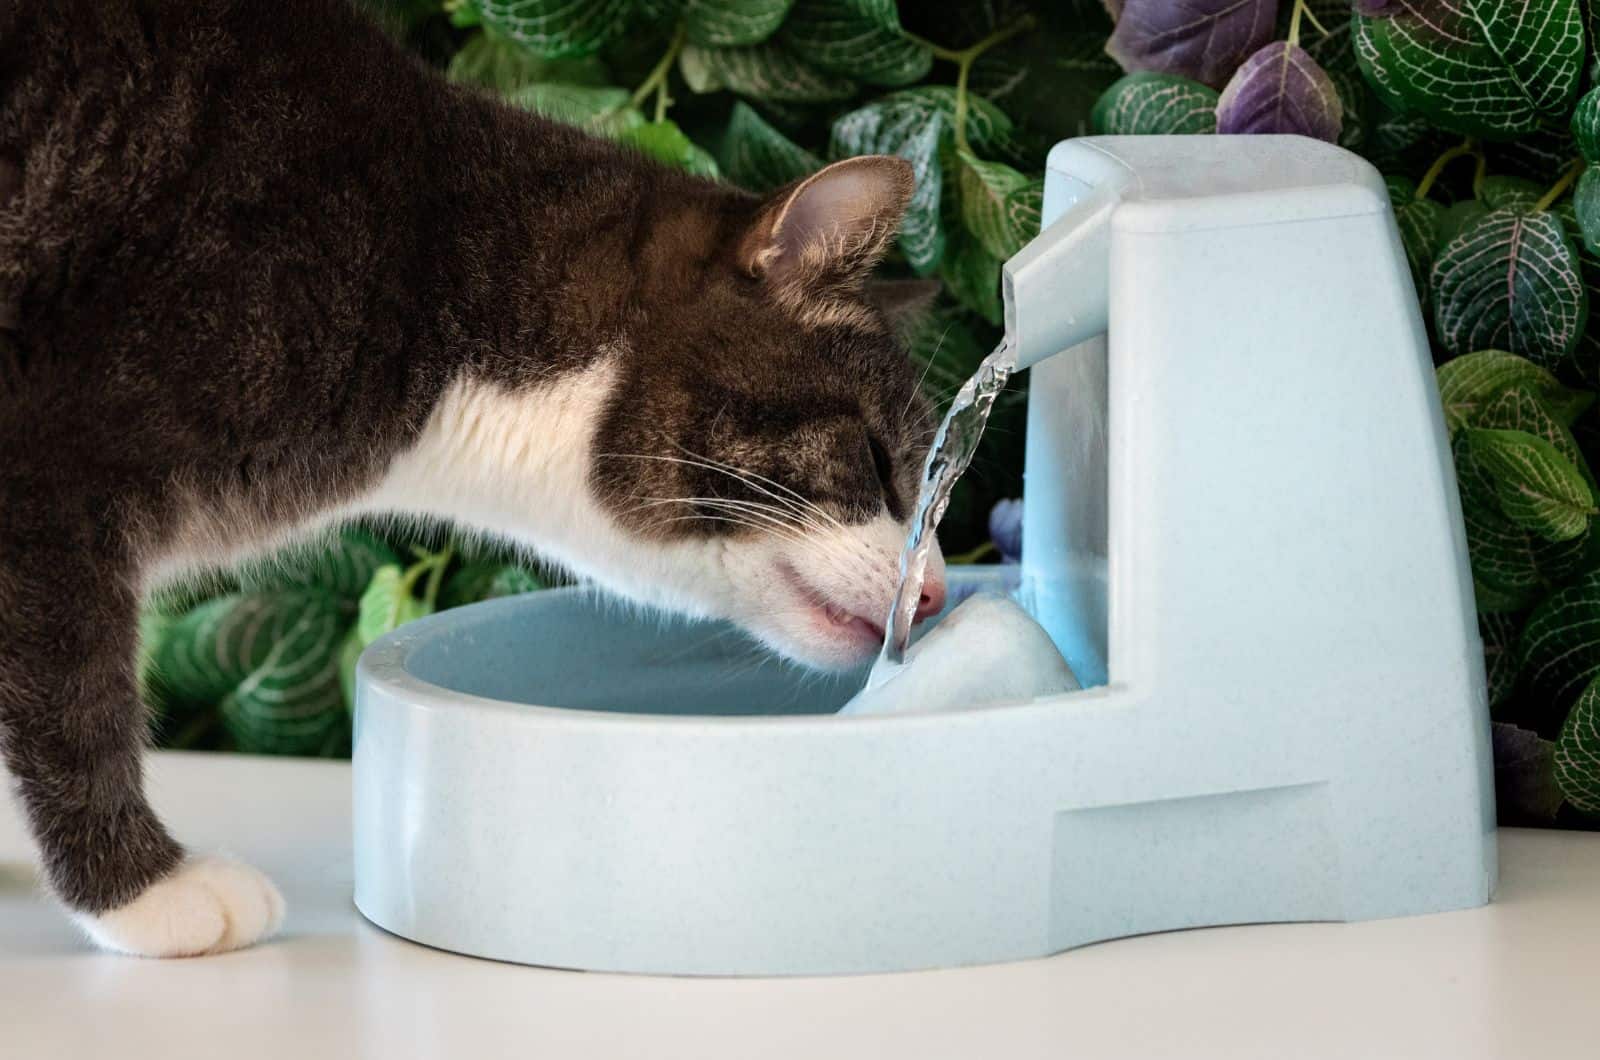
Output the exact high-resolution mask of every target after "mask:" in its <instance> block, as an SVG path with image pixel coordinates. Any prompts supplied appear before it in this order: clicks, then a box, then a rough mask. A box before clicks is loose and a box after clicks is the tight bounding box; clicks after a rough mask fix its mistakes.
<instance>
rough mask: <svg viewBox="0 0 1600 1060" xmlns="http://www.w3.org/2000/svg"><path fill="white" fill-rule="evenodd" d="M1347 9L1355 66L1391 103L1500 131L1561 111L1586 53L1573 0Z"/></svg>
mask: <svg viewBox="0 0 1600 1060" xmlns="http://www.w3.org/2000/svg"><path fill="white" fill-rule="evenodd" d="M1354 17H1355V23H1354V29H1355V47H1356V56H1357V58H1358V59H1359V61H1360V63H1361V70H1362V73H1364V74H1365V75H1366V77H1367V80H1368V81H1369V82H1370V83H1371V84H1372V87H1373V89H1374V90H1376V92H1377V93H1378V96H1379V98H1380V99H1382V100H1383V102H1384V103H1385V104H1386V105H1387V106H1389V107H1391V108H1393V109H1395V110H1412V111H1416V112H1417V113H1419V114H1422V115H1424V116H1425V117H1427V118H1428V119H1429V120H1431V121H1432V122H1434V123H1435V124H1437V125H1439V126H1441V127H1442V128H1445V129H1449V130H1452V131H1454V132H1458V133H1462V134H1464V135H1469V136H1484V137H1489V138H1502V139H1503V138H1506V137H1511V136H1516V135H1518V134H1520V133H1527V132H1532V131H1533V130H1535V129H1537V128H1538V127H1539V126H1540V125H1541V124H1543V123H1545V122H1550V121H1564V120H1566V117H1567V113H1568V110H1569V108H1570V107H1571V106H1572V102H1573V97H1574V94H1575V93H1576V92H1577V89H1578V79H1579V76H1580V74H1581V73H1582V71H1583V62H1584V47H1583V25H1582V16H1581V12H1580V9H1579V3H1578V0H1434V2H1432V3H1428V4H1426V5H1407V6H1404V7H1402V8H1400V9H1398V10H1394V11H1391V12H1387V13H1385V14H1381V15H1374V16H1367V15H1361V14H1359V13H1358V14H1356V15H1355V16H1354Z"/></svg>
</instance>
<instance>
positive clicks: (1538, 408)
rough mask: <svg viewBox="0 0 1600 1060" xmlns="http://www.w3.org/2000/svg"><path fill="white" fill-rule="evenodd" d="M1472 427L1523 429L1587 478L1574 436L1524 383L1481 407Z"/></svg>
mask: <svg viewBox="0 0 1600 1060" xmlns="http://www.w3.org/2000/svg"><path fill="white" fill-rule="evenodd" d="M1473 426H1474V427H1480V428H1488V429H1490V430H1496V431H1526V432H1527V433H1529V434H1531V435H1533V436H1534V437H1535V438H1541V439H1543V440H1544V441H1546V442H1549V443H1550V444H1551V445H1553V446H1554V447H1555V449H1556V451H1557V452H1558V453H1560V454H1561V456H1562V458H1563V459H1565V460H1567V461H1570V462H1571V463H1572V465H1573V466H1574V467H1576V468H1577V469H1578V470H1579V471H1580V472H1582V473H1583V476H1584V478H1585V479H1587V478H1589V469H1588V466H1587V465H1586V464H1585V463H1584V460H1583V454H1582V453H1580V452H1579V451H1578V443H1577V440H1576V439H1574V438H1573V437H1572V432H1571V431H1569V430H1567V428H1566V427H1564V426H1563V425H1562V424H1561V423H1560V421H1558V420H1557V419H1556V418H1555V417H1554V416H1553V415H1551V414H1550V412H1549V410H1548V409H1546V408H1545V406H1544V402H1543V400H1541V399H1540V397H1539V395H1538V394H1537V393H1535V392H1534V391H1533V390H1531V389H1529V388H1528V387H1524V386H1514V387H1511V388H1509V389H1507V390H1506V391H1505V392H1504V393H1502V394H1500V396H1498V397H1496V398H1495V399H1494V400H1493V401H1490V402H1489V403H1488V404H1487V405H1485V406H1484V407H1483V410H1482V412H1480V413H1479V414H1478V417H1477V422H1476V423H1474V424H1473Z"/></svg>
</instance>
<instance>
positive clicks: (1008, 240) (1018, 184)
mask: <svg viewBox="0 0 1600 1060" xmlns="http://www.w3.org/2000/svg"><path fill="white" fill-rule="evenodd" d="M958 157H959V158H960V160H961V168H960V174H961V175H960V178H959V183H960V188H961V220H962V223H963V224H965V225H966V226H967V231H969V232H971V233H972V234H973V235H975V236H977V237H978V242H980V243H982V244H983V246H984V249H985V250H987V251H988V252H989V253H991V254H993V255H994V256H995V257H997V258H1000V259H1001V260H1004V259H1006V258H1009V257H1010V256H1011V255H1013V254H1015V253H1016V252H1017V251H1019V250H1021V249H1022V247H1023V244H1025V243H1027V241H1028V240H1030V239H1032V238H1033V237H1034V236H1036V235H1038V234H1039V230H1038V227H1037V224H1036V225H1035V227H1034V228H1032V229H1030V230H1023V229H1022V228H1021V227H1020V226H1019V225H1018V224H1017V223H1016V222H1017V220H1018V216H1017V215H1015V214H1013V213H1012V211H1011V209H1010V207H1009V205H1008V204H1009V203H1010V202H1011V201H1012V200H1013V199H1014V198H1016V197H1017V196H1018V195H1020V194H1022V193H1023V191H1024V189H1026V188H1027V187H1028V186H1029V185H1030V184H1032V182H1031V181H1029V179H1028V178H1027V177H1025V176H1023V175H1022V174H1021V173H1018V172H1017V171H1016V170H1014V169H1012V168H1011V167H1010V166H1008V165H1006V164H1004V163H1002V162H985V161H983V160H982V159H980V158H978V157H976V156H975V155H973V154H972V153H971V152H970V151H961V152H959V153H958ZM1042 188H1043V184H1042V182H1041V183H1040V189H1041V194H1042ZM1035 217H1037V214H1035Z"/></svg>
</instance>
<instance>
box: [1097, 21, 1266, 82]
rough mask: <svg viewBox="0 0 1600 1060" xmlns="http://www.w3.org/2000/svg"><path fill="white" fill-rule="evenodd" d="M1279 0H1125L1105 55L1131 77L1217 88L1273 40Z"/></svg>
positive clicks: (1107, 43)
mask: <svg viewBox="0 0 1600 1060" xmlns="http://www.w3.org/2000/svg"><path fill="white" fill-rule="evenodd" d="M1277 10H1278V3H1277V0H1126V2H1125V3H1124V4H1123V8H1122V13H1121V14H1120V15H1119V16H1118V17H1117V25H1116V29H1115V30H1114V31H1113V32H1112V34H1111V39H1110V40H1109V41H1107V42H1106V54H1108V55H1110V56H1111V57H1112V58H1113V59H1115V60H1117V62H1118V63H1119V64H1121V66H1122V68H1123V69H1124V70H1126V71H1128V72H1129V73H1132V72H1134V71H1137V70H1156V71H1159V72H1161V73H1167V74H1178V75H1180V76H1183V77H1188V78H1192V79H1194V80H1196V81H1200V82H1202V83H1204V84H1207V85H1210V86H1211V87H1212V88H1221V87H1222V86H1223V85H1224V84H1226V83H1227V80H1228V76H1229V75H1230V74H1232V73H1233V71H1234V70H1235V69H1236V68H1237V67H1238V65H1239V64H1240V63H1241V62H1243V61H1244V59H1245V57H1246V56H1247V55H1249V54H1250V53H1251V52H1254V51H1256V50H1257V49H1258V48H1260V47H1261V46H1262V45H1264V44H1266V43H1267V42H1268V41H1269V40H1271V39H1272V32H1273V17H1274V16H1275V15H1276V14H1277Z"/></svg>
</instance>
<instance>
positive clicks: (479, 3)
mask: <svg viewBox="0 0 1600 1060" xmlns="http://www.w3.org/2000/svg"><path fill="white" fill-rule="evenodd" d="M474 4H475V6H476V7H477V8H478V13H479V14H481V15H482V16H483V22H484V24H485V25H487V26H492V27H494V28H495V29H497V30H499V31H500V32H501V33H503V34H505V35H506V36H507V37H510V38H511V39H513V40H515V41H517V42H519V43H521V44H523V45H524V46H526V47H528V48H529V49H531V50H532V51H533V52H535V53H536V54H538V55H542V56H544V57H545V58H547V59H560V58H564V57H566V56H571V55H593V54H594V53H595V52H597V51H599V50H600V49H601V48H602V47H603V46H604V45H605V44H606V43H607V42H609V41H612V40H614V39H616V38H617V37H618V36H620V35H621V34H622V31H623V30H624V29H625V28H626V26H627V21H628V11H629V8H630V7H632V6H633V0H474Z"/></svg>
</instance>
